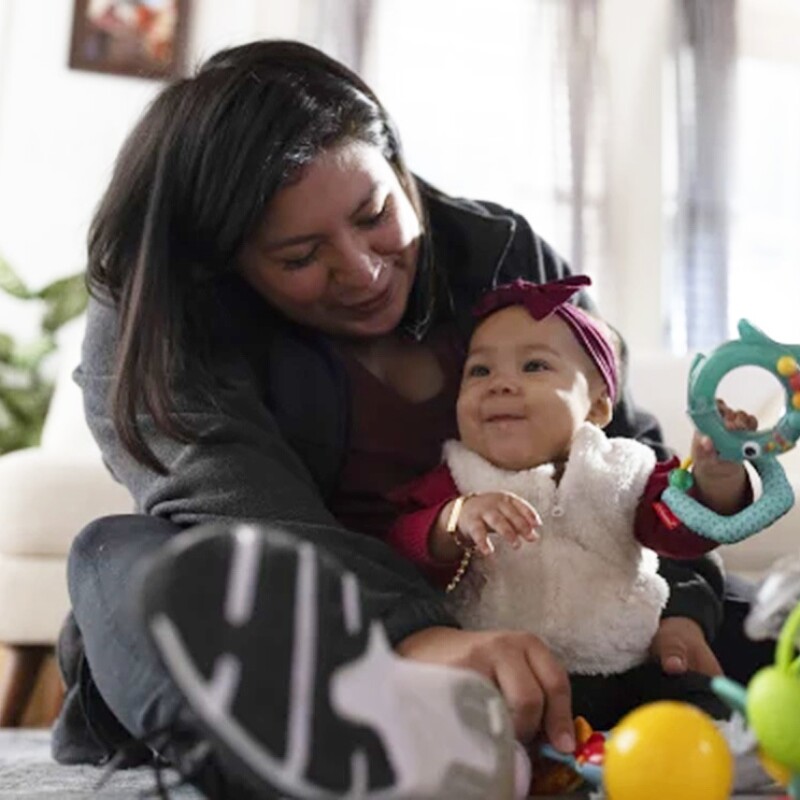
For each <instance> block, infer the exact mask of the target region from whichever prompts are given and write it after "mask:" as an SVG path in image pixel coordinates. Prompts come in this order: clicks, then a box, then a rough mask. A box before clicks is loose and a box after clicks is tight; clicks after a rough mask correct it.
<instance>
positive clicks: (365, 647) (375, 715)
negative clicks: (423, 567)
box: [141, 524, 519, 800]
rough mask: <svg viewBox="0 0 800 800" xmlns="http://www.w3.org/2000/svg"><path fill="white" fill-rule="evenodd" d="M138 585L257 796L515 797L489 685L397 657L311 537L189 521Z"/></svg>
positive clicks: (183, 679) (193, 699)
mask: <svg viewBox="0 0 800 800" xmlns="http://www.w3.org/2000/svg"><path fill="white" fill-rule="evenodd" d="M141 597H142V598H143V610H144V618H145V624H146V626H147V629H148V632H149V635H150V637H151V639H152V641H153V643H154V645H155V647H156V650H157V651H158V653H159V655H160V657H161V659H162V660H163V662H164V664H165V666H166V668H167V670H168V671H169V673H170V675H171V676H172V678H173V680H174V681H175V683H176V684H177V686H178V688H179V689H180V691H181V693H182V694H183V695H184V697H185V698H186V701H187V703H188V705H189V707H190V709H191V710H192V712H193V713H194V715H195V716H196V718H197V725H198V727H199V729H200V733H201V735H202V736H204V737H206V738H207V739H208V741H209V742H210V743H211V745H212V748H213V750H214V752H215V755H216V757H217V758H218V760H219V763H220V764H221V770H222V772H223V773H226V772H228V773H232V777H233V778H234V779H235V780H236V781H240V780H241V781H244V782H245V783H248V784H249V785H250V786H252V787H253V791H254V796H257V797H264V798H278V797H280V798H287V797H288V798H297V799H298V800H302V799H305V798H309V800H310V799H311V798H314V799H315V800H316V799H319V800H326V799H327V798H343V797H344V798H352V800H356V798H359V799H361V798H363V800H384V799H385V800H401V799H402V798H409V799H411V798H413V799H415V800H470V798H474V799H475V800H510V799H511V798H514V797H515V796H518V791H517V788H516V787H515V768H517V769H519V765H516V764H515V753H516V752H517V751H516V750H515V748H514V741H513V732H512V728H511V723H510V720H509V716H508V714H507V712H506V708H505V704H504V701H503V699H502V697H501V696H500V694H499V692H498V691H497V690H496V689H495V688H494V687H493V686H492V685H491V684H490V683H489V682H488V681H485V680H484V679H483V678H481V677H480V676H478V675H476V674H475V673H473V672H470V671H466V670H458V669H451V668H447V667H441V666H437V665H430V664H421V663H418V662H414V661H410V660H407V659H403V658H400V657H399V656H397V655H396V654H395V653H394V652H393V651H392V649H391V648H390V646H389V644H388V641H387V639H386V635H385V633H384V631H383V628H382V627H381V625H380V624H379V623H377V622H374V621H371V620H369V619H366V618H365V615H364V608H363V605H362V601H361V598H360V591H359V584H358V581H357V579H356V577H355V576H354V575H353V574H352V573H349V572H347V571H345V570H343V569H342V568H341V567H339V565H338V564H337V563H336V562H335V561H334V560H333V559H332V558H331V557H330V556H329V555H328V554H327V553H325V552H324V551H321V550H320V549H319V548H317V547H315V546H314V545H313V544H311V543H309V542H306V541H302V540H298V539H296V538H294V537H292V536H290V535H288V534H286V533H284V532H281V531H278V530H275V529H271V528H267V527H262V526H255V525H246V524H238V525H235V526H232V527H224V526H219V525H212V526H203V527H201V528H196V529H194V530H191V531H186V532H184V533H182V534H179V535H177V536H176V537H175V538H174V539H172V540H171V541H170V542H169V543H168V545H167V546H166V547H164V548H163V549H162V550H161V551H159V554H158V555H157V556H156V558H155V559H154V560H153V561H152V562H150V564H149V565H148V567H147V569H146V571H145V572H144V573H143V575H142V594H141ZM276 598H280V602H276V600H275V599H276ZM517 780H519V778H517Z"/></svg>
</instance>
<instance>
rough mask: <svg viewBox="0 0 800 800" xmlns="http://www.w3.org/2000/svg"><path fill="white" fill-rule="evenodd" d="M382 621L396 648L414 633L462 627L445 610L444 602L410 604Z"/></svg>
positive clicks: (394, 610)
mask: <svg viewBox="0 0 800 800" xmlns="http://www.w3.org/2000/svg"><path fill="white" fill-rule="evenodd" d="M443 599H444V598H442V600H443ZM382 621H383V625H384V628H385V629H386V635H387V637H388V639H389V643H390V644H391V645H392V647H396V646H397V645H398V644H399V643H400V642H402V641H403V639H405V638H406V637H407V636H411V634H412V633H416V632H417V631H421V630H424V629H425V628H433V627H438V626H440V627H445V628H459V627H461V626H460V625H459V624H458V623H457V622H456V619H455V617H454V616H453V615H452V614H451V613H450V612H449V611H447V610H445V607H444V602H436V601H435V600H416V601H414V602H411V603H408V604H407V605H404V606H403V607H402V608H396V609H393V610H392V611H391V612H390V613H389V614H388V615H387V616H386V617H384V618H383V620H382Z"/></svg>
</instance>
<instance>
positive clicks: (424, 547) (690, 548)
mask: <svg viewBox="0 0 800 800" xmlns="http://www.w3.org/2000/svg"><path fill="white" fill-rule="evenodd" d="M678 463H679V462H678V459H677V458H673V459H670V460H669V461H659V462H658V463H657V464H656V466H655V469H654V470H653V473H652V474H651V475H650V478H649V479H648V481H647V485H646V486H645V488H644V492H643V493H642V497H641V498H640V500H639V504H638V506H637V509H636V518H635V520H634V529H633V535H634V537H635V538H636V539H637V541H639V542H640V543H641V544H643V545H644V546H645V547H649V548H651V549H652V550H655V551H656V553H658V554H659V555H662V556H669V557H670V558H698V557H699V556H701V555H704V554H705V553H707V552H709V551H710V550H713V549H714V548H715V547H717V543H716V542H713V541H711V539H706V538H705V537H703V536H700V535H699V534H697V533H694V531H691V530H689V528H687V527H686V526H685V525H684V524H683V523H682V522H680V520H678V519H677V518H676V517H674V516H673V515H672V513H671V512H670V511H669V509H668V508H667V507H666V506H665V505H663V503H662V502H661V501H660V498H661V494H662V493H663V492H664V490H665V489H666V488H667V485H668V484H669V473H670V472H671V471H672V470H673V469H675V467H677V466H678ZM459 494H460V492H459V491H458V488H457V487H456V484H455V481H454V480H453V476H452V475H451V473H450V468H449V467H448V466H447V464H440V465H439V466H438V467H436V469H434V470H431V471H430V472H429V473H428V474H427V475H423V476H422V477H421V478H418V479H417V480H415V481H413V482H411V483H410V484H407V485H406V486H401V487H400V488H398V489H396V490H395V491H394V492H392V494H391V499H392V500H393V501H394V502H395V503H396V504H397V507H398V509H399V510H400V511H402V512H403V514H402V516H400V517H398V519H397V520H396V522H395V524H394V525H393V526H392V528H391V530H390V531H389V532H388V534H387V537H386V540H387V542H388V543H389V544H390V545H391V546H392V547H393V548H394V549H395V550H397V551H398V552H399V553H400V554H401V555H403V556H405V557H406V558H408V559H410V560H411V561H413V562H414V563H415V564H416V565H417V566H418V567H419V568H420V569H421V570H422V571H423V572H424V573H425V575H427V577H428V578H429V579H430V580H431V581H432V582H433V583H435V584H436V585H438V586H446V585H447V584H448V582H449V581H450V580H452V578H453V576H454V575H455V572H456V569H457V568H458V565H459V561H460V559H457V560H456V561H454V562H451V563H447V562H442V561H436V560H435V559H434V558H433V557H432V556H431V554H430V552H429V550H428V538H429V536H430V531H431V528H432V527H433V526H434V524H435V523H436V520H437V518H438V516H439V512H440V511H441V510H442V507H443V506H444V505H446V504H447V503H448V502H449V501H450V500H452V499H453V498H454V497H458V495H459ZM690 494H691V492H690Z"/></svg>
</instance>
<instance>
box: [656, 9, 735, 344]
mask: <svg viewBox="0 0 800 800" xmlns="http://www.w3.org/2000/svg"><path fill="white" fill-rule="evenodd" d="M676 7H677V11H678V22H679V24H678V28H677V32H678V37H677V48H676V54H675V65H676V73H675V77H676V83H675V87H676V120H677V128H678V130H677V156H678V196H677V225H676V232H675V234H676V246H675V247H674V255H675V258H676V264H675V275H676V276H677V282H676V287H675V288H676V297H675V300H676V302H675V304H674V307H675V309H676V312H677V313H676V316H677V318H678V319H679V320H680V321H681V324H674V323H675V319H673V330H672V338H673V346H674V347H675V349H678V350H682V349H689V350H696V349H707V348H709V347H713V346H715V345H717V344H719V342H720V341H722V340H723V339H725V338H727V335H728V306H729V303H728V273H729V230H730V206H729V199H730V193H731V186H732V170H733V159H732V155H733V126H734V98H735V71H736V2H735V0H676ZM678 310H679V311H678Z"/></svg>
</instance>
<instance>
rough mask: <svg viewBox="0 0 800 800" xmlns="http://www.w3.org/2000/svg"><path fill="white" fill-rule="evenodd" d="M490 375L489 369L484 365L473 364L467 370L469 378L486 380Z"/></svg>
mask: <svg viewBox="0 0 800 800" xmlns="http://www.w3.org/2000/svg"><path fill="white" fill-rule="evenodd" d="M488 374H489V367H485V366H484V365H483V364H473V365H472V366H471V367H469V368H468V369H467V377H468V378H485V377H486V376H487V375H488Z"/></svg>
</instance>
